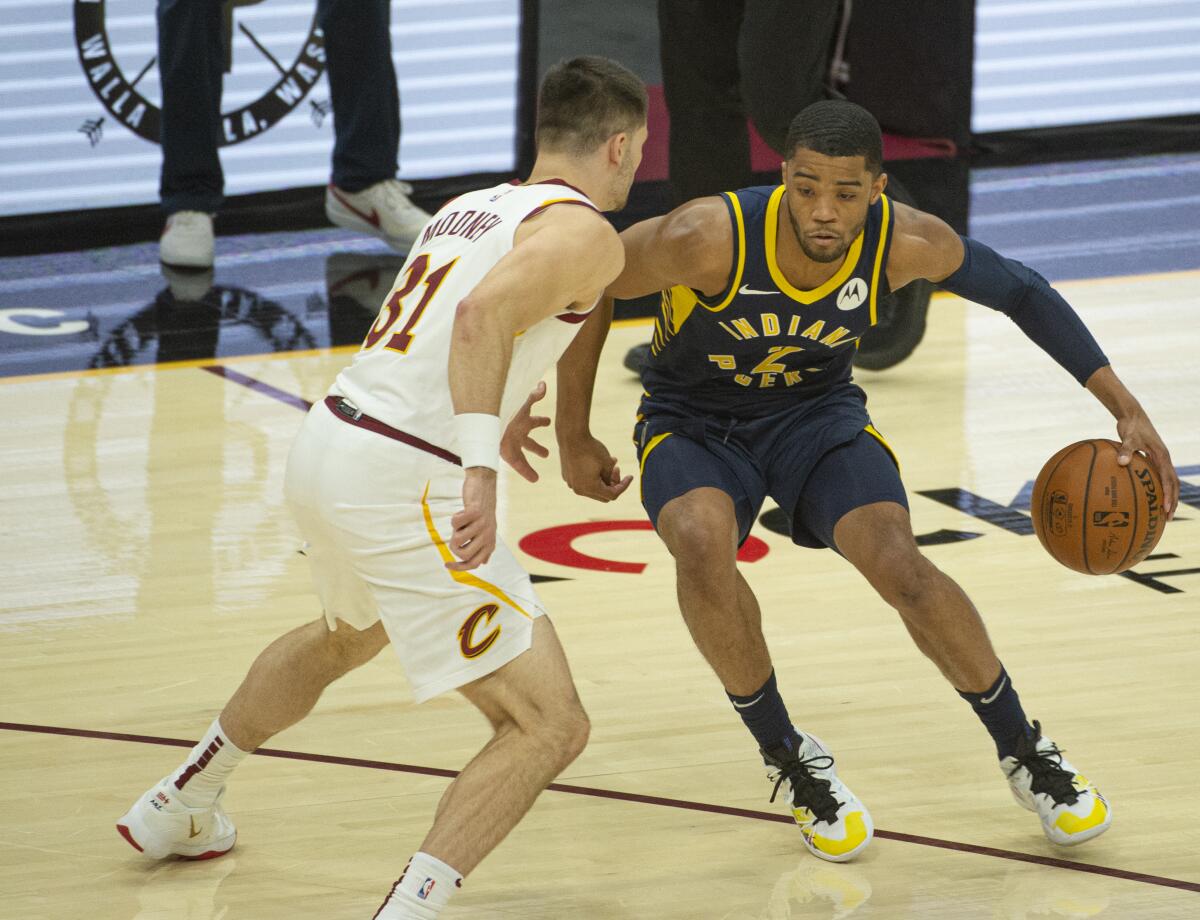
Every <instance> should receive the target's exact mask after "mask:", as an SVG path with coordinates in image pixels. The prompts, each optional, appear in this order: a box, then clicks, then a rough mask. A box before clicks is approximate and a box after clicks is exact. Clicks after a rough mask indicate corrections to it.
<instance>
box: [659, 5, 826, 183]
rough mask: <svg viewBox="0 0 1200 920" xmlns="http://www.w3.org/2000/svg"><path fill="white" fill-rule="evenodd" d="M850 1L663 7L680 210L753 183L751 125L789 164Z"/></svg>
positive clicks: (671, 163)
mask: <svg viewBox="0 0 1200 920" xmlns="http://www.w3.org/2000/svg"><path fill="white" fill-rule="evenodd" d="M841 5H842V4H841V0H659V2H658V24H659V40H660V42H661V54H662V74H663V93H664V96H665V98H666V103H667V109H668V111H669V113H670V116H671V137H670V160H669V170H670V178H671V188H672V191H673V192H674V195H675V198H676V201H677V202H683V201H687V200H690V199H692V198H698V197H700V196H702V195H714V194H717V193H719V192H722V191H726V190H728V189H736V188H741V187H743V186H746V185H749V184H750V183H751V181H752V178H751V176H752V173H751V169H750V137H749V133H748V131H747V129H746V118H747V117H749V118H750V120H751V121H753V122H754V127H755V128H756V129H757V130H758V133H759V134H760V135H762V138H763V140H765V141H766V142H767V143H768V144H770V145H771V147H772V148H774V149H775V150H776V151H777V152H779V153H780V155H781V156H782V154H783V147H784V141H785V139H786V138H787V129H788V124H789V123H790V122H791V120H792V119H793V118H794V117H795V116H796V114H797V113H799V111H800V110H801V109H803V108H804V107H805V106H807V105H809V104H810V103H813V102H816V101H817V100H819V99H822V98H824V96H825V90H824V87H825V78H826V70H827V68H828V61H829V49H830V44H831V42H832V40H833V35H834V30H835V29H836V27H837V21H838V14H839V12H840V10H841Z"/></svg>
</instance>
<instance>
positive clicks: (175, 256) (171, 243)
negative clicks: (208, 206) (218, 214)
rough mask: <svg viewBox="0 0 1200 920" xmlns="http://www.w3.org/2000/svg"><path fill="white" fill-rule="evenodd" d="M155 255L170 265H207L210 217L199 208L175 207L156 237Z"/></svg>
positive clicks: (209, 264) (210, 248) (210, 247)
mask: <svg viewBox="0 0 1200 920" xmlns="http://www.w3.org/2000/svg"><path fill="white" fill-rule="evenodd" d="M158 259H159V261H160V262H162V263H163V264H164V265H170V266H172V267H174V268H211V267H212V264H213V219H212V215H211V214H205V213H204V212H202V211H176V212H175V213H174V214H172V215H170V216H169V217H168V218H167V224H166V226H165V227H163V232H162V238H161V239H160V240H159V241H158Z"/></svg>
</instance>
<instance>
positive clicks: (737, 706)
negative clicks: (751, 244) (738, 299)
mask: <svg viewBox="0 0 1200 920" xmlns="http://www.w3.org/2000/svg"><path fill="white" fill-rule="evenodd" d="M760 293H764V294H765V293H767V292H766V291H761V292H760ZM766 695H767V694H766V691H763V692H762V693H760V694H759V695H758V696H756V697H755V698H754V699H752V700H751V701H750V702H749V703H734V704H733V706H734V708H735V709H749V708H750V707H751V706H753V705H754V704H755V703H757V702H758V701H759V700H761V699H762V698H763V697H764V696H766ZM730 702H733V701H732V700H730Z"/></svg>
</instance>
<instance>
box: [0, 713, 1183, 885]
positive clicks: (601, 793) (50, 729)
mask: <svg viewBox="0 0 1200 920" xmlns="http://www.w3.org/2000/svg"><path fill="white" fill-rule="evenodd" d="M0 730H2V731H12V732H31V733H36V734H43V735H66V736H69V737H73V738H96V739H100V740H102V741H130V742H135V743H138V744H160V745H164V746H166V747H181V748H190V747H194V746H195V744H196V742H195V741H184V740H183V739H181V738H162V737H159V736H156V735H131V734H127V733H125V732H102V731H94V730H92V729H86V728H61V727H58V726H54V725H27V724H25V723H21V722H0ZM254 753H255V754H256V755H258V756H260V757H278V758H281V759H284V760H304V761H309V762H311V763H327V764H336V765H338V766H343V767H361V768H364V769H368V770H389V771H392V772H394V773H415V774H418V775H421V776H442V777H445V778H447V779H452V778H454V777H456V776H458V771H457V770H445V769H442V768H439V767H421V766H416V765H414V764H405V763H391V762H389V761H386V760H364V759H362V758H359V757H338V756H335V755H333V754H308V753H305V752H304V751H283V750H279V749H278V748H259V749H258V750H257V751H255V752H254ZM546 788H547V789H549V790H551V791H553V792H566V793H569V794H571V795H588V796H594V797H596V798H601V799H615V800H616V801H619V802H635V803H637V804H640V805H658V806H660V807H663V808H681V809H684V810H687V811H702V812H708V813H710V814H717V815H729V816H731V817H734V818H752V819H754V820H756V821H774V822H776V823H779V824H791V823H792V819H791V818H789V817H788V816H787V815H779V814H774V813H772V812H767V811H753V810H751V809H748V808H733V807H731V806H728V805H712V804H709V803H706V802H690V801H688V800H686V799H668V798H663V797H661V796H657V795H639V794H638V793H635V792H619V791H617V790H613V789H596V788H593V787H591V786H574V785H569V784H567V783H551V784H550V785H549V786H547V787H546ZM875 836H876V837H879V838H881V839H883V840H896V841H899V842H901V843H915V844H918V845H920V846H926V847H936V848H938V849H942V850H957V851H958V852H960V853H974V854H975V855H977V856H991V857H994V858H996V859H1010V860H1013V861H1015V862H1024V863H1032V864H1033V865H1036V866H1050V867H1051V868H1054V869H1069V870H1071V871H1072V872H1087V873H1090V874H1092V875H1103V876H1106V877H1108V878H1119V879H1124V880H1125V881H1128V882H1141V883H1142V884H1145V885H1158V886H1160V887H1163V888H1178V889H1180V890H1181V891H1192V892H1195V893H1197V894H1200V882H1188V881H1184V880H1183V879H1176V878H1164V877H1163V876H1159V875H1147V874H1146V873H1144V872H1130V871H1129V870H1127V869H1114V868H1111V867H1109V866H1093V865H1089V864H1088V863H1080V862H1072V861H1071V860H1069V859H1056V858H1055V857H1053V856H1037V855H1035V854H1033V853H1018V852H1017V851H1015V850H1001V849H997V848H996V847H984V846H979V845H977V844H974V843H957V842H955V841H953V840H940V839H938V838H937V837H921V836H918V835H917V834H901V833H898V832H896V831H884V830H879V829H876V831H875Z"/></svg>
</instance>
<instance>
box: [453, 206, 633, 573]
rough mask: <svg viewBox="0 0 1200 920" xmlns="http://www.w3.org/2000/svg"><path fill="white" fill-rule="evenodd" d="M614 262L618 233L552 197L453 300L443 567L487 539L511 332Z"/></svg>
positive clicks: (574, 296) (596, 285)
mask: <svg viewBox="0 0 1200 920" xmlns="http://www.w3.org/2000/svg"><path fill="white" fill-rule="evenodd" d="M622 264H623V253H622V249H621V244H620V241H619V240H618V239H617V235H616V232H615V231H614V230H613V229H612V226H611V225H610V224H609V223H608V222H607V221H606V220H604V218H602V217H601V216H600V215H599V214H597V213H596V212H594V211H592V210H591V209H587V208H583V207H578V206H575V207H570V206H567V205H565V204H564V205H558V206H555V207H552V208H550V209H548V210H546V211H545V212H543V213H541V214H539V215H537V216H536V217H534V218H531V219H530V220H528V221H527V222H526V223H525V224H523V225H522V226H521V228H520V229H519V230H518V231H517V236H516V244H515V245H514V246H513V249H512V251H511V252H509V253H508V254H507V255H506V256H505V257H504V258H503V259H501V260H500V261H499V262H497V263H496V265H495V266H494V267H493V268H492V270H491V271H489V272H488V273H487V275H485V276H484V278H483V280H482V281H480V282H479V284H478V285H476V286H475V288H474V289H473V290H472V291H471V292H470V293H469V294H468V295H467V296H466V297H464V298H463V299H462V301H460V302H459V304H458V307H457V309H456V311H455V317H454V328H453V331H452V333H451V338H450V358H449V376H450V397H451V401H452V402H453V404H454V414H455V416H454V417H455V426H456V429H457V434H458V446H459V453H460V454H461V456H462V462H463V467H464V469H465V470H466V480H465V481H464V483H463V510H462V511H460V512H458V514H456V515H454V517H453V518H452V519H451V523H452V524H453V527H454V533H453V534H452V536H451V538H450V548H451V550H452V551H453V552H454V554H455V555H456V556H457V557H458V561H457V562H453V563H447V568H451V569H455V570H458V571H466V570H468V569H473V568H477V567H478V566H480V565H483V564H484V563H485V562H487V561H488V559H490V558H491V555H492V551H493V550H494V549H495V547H496V471H497V467H498V466H499V457H500V444H501V434H500V419H499V412H500V401H501V398H502V396H503V394H504V382H505V379H506V378H507V376H508V366H509V363H510V362H511V360H512V348H513V339H514V338H515V337H516V335H517V333H519V332H521V331H523V330H525V329H528V328H529V327H530V326H532V325H534V324H535V323H537V322H539V321H541V320H543V319H546V318H547V317H550V316H552V315H554V314H555V313H559V312H561V311H563V310H565V309H572V308H575V307H578V306H579V305H581V304H583V305H590V304H591V303H592V302H593V301H594V300H595V299H596V297H598V296H599V294H600V293H601V292H602V291H603V290H604V287H605V285H607V284H608V283H609V282H610V281H611V280H612V279H613V278H615V277H616V276H617V274H618V273H619V272H620V270H621V266H622Z"/></svg>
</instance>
